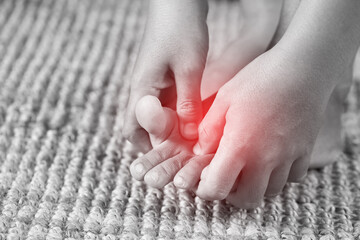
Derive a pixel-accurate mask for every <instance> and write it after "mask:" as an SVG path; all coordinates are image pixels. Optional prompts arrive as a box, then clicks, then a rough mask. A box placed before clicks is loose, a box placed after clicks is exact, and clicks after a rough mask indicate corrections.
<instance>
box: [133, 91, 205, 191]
mask: <svg viewBox="0 0 360 240" xmlns="http://www.w3.org/2000/svg"><path fill="white" fill-rule="evenodd" d="M136 118H137V121H138V122H139V124H140V126H141V127H142V128H143V129H144V130H145V131H147V132H148V133H149V136H150V140H151V144H152V146H153V149H152V150H150V151H149V152H148V153H146V154H145V155H143V156H142V157H140V158H138V159H136V160H135V161H134V162H133V163H132V164H131V166H130V172H131V174H132V176H133V177H134V178H135V179H137V180H144V181H145V183H146V184H148V185H149V186H152V187H156V188H162V187H164V186H165V185H166V184H168V183H170V182H171V181H173V179H174V177H175V175H176V177H175V180H174V184H175V185H176V186H177V187H180V188H186V189H190V188H192V187H194V186H195V185H196V184H197V183H198V181H199V179H200V174H201V171H202V169H203V168H204V167H205V166H206V165H208V164H209V162H210V160H211V158H212V155H210V154H209V155H205V156H195V155H194V154H193V152H192V147H193V145H194V143H195V141H189V140H185V139H184V138H183V137H182V136H181V135H180V133H179V128H178V117H177V116H176V112H175V111H173V110H172V109H170V108H166V107H162V106H161V103H160V101H159V100H158V99H157V98H156V97H154V96H145V97H142V98H141V99H140V100H139V102H138V103H137V104H136ZM180 169H181V170H180Z"/></svg>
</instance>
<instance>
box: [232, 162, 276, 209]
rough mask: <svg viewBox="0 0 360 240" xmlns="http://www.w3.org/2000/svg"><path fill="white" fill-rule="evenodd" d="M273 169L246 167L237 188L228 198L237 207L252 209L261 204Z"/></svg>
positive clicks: (258, 166)
mask: <svg viewBox="0 0 360 240" xmlns="http://www.w3.org/2000/svg"><path fill="white" fill-rule="evenodd" d="M270 173H271V171H270V170H268V169H264V168H263V166H260V165H257V166H256V167H245V168H244V169H243V173H242V176H241V179H240V181H239V184H238V186H237V190H236V192H234V193H230V194H229V195H228V196H227V198H226V200H227V201H228V202H230V203H231V204H233V205H234V206H236V207H239V208H243V209H252V208H256V207H258V206H260V205H261V202H262V199H263V198H264V194H265V191H266V188H267V186H268V182H269V178H270Z"/></svg>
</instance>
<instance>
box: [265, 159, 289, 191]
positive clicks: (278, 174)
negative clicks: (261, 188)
mask: <svg viewBox="0 0 360 240" xmlns="http://www.w3.org/2000/svg"><path fill="white" fill-rule="evenodd" d="M289 171H290V165H284V166H280V167H277V168H275V169H274V170H273V171H272V173H271V175H270V179H269V184H268V187H267V189H266V192H265V196H268V197H274V196H277V195H279V194H280V193H281V192H282V190H283V189H284V187H285V184H286V182H287V179H288V176H289Z"/></svg>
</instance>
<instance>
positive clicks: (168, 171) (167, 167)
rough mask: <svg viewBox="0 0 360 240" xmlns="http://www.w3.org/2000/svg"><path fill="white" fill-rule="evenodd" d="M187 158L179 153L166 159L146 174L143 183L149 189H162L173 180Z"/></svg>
mask: <svg viewBox="0 0 360 240" xmlns="http://www.w3.org/2000/svg"><path fill="white" fill-rule="evenodd" d="M189 157H190V156H189V155H188V154H186V153H179V154H177V155H175V156H173V157H171V158H169V159H166V161H163V162H162V163H160V164H159V165H157V166H155V167H154V168H152V169H151V170H150V171H149V172H147V173H146V175H145V177H144V180H145V182H146V183H147V184H148V185H149V186H151V187H155V188H162V187H164V186H165V185H166V184H168V183H169V182H171V181H172V180H173V179H174V176H175V174H176V173H177V172H178V171H179V170H180V169H181V168H182V167H183V166H184V165H185V162H186V161H187V160H188V159H189Z"/></svg>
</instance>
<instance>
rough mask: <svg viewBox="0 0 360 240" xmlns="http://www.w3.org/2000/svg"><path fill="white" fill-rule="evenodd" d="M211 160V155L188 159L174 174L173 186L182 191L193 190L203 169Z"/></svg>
mask: <svg viewBox="0 0 360 240" xmlns="http://www.w3.org/2000/svg"><path fill="white" fill-rule="evenodd" d="M212 158H213V154H209V155H205V156H196V157H194V158H192V159H190V160H189V161H188V162H187V163H186V165H185V166H184V167H183V168H181V169H180V171H179V172H178V173H177V174H176V176H175V178H174V185H175V186H176V187H178V188H183V189H191V188H193V187H194V186H195V185H196V184H197V183H198V182H199V180H200V176H201V173H202V171H203V169H204V168H206V166H207V165H208V164H209V163H210V161H211V159H212Z"/></svg>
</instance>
